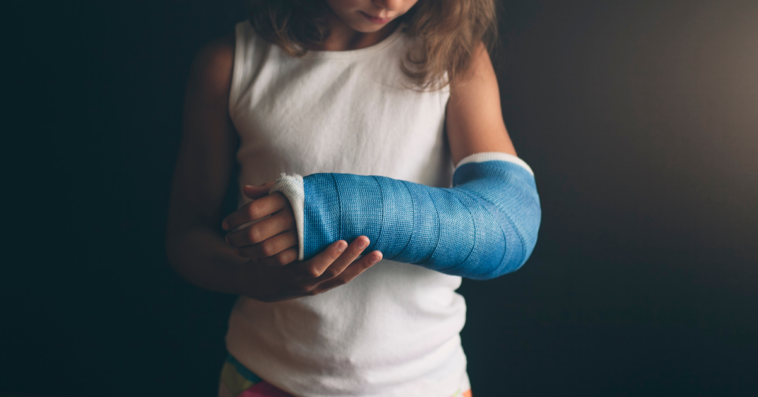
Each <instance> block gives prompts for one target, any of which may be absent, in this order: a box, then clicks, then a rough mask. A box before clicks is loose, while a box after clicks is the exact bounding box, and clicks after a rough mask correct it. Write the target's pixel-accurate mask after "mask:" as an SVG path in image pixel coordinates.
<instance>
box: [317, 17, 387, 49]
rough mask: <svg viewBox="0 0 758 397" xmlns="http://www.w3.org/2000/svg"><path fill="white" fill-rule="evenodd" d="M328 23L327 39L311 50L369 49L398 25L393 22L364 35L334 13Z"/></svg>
mask: <svg viewBox="0 0 758 397" xmlns="http://www.w3.org/2000/svg"><path fill="white" fill-rule="evenodd" d="M328 22H329V32H330V33H329V37H327V39H326V40H325V41H324V42H323V43H321V44H320V45H318V46H316V47H315V48H313V49H314V50H316V51H348V50H358V49H361V48H366V47H370V46H372V45H374V44H377V43H379V42H380V41H382V40H384V39H386V38H387V37H389V36H390V35H391V34H392V32H394V31H395V29H396V28H397V26H398V24H399V23H400V21H397V20H395V21H392V22H390V23H388V24H387V26H385V27H383V28H381V29H379V30H377V31H376V32H369V33H364V32H359V31H357V30H355V29H353V28H351V27H350V26H348V25H347V24H346V23H344V22H343V21H342V20H341V19H340V18H339V17H337V15H335V14H334V13H330V15H329V16H328Z"/></svg>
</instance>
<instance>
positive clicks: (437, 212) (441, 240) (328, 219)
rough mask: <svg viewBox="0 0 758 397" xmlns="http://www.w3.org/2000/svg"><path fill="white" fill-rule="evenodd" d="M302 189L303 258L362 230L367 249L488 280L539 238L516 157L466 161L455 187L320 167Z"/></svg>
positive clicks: (530, 192)
mask: <svg viewBox="0 0 758 397" xmlns="http://www.w3.org/2000/svg"><path fill="white" fill-rule="evenodd" d="M303 190H304V197H305V199H304V202H303V214H302V234H303V235H302V239H301V241H302V245H303V246H302V250H301V253H302V256H303V258H302V259H309V258H311V257H313V256H314V255H316V254H317V253H319V252H321V251H323V250H324V249H325V248H326V247H327V246H328V245H329V244H331V243H333V242H335V241H338V240H345V241H348V242H350V241H352V240H353V239H355V238H356V237H358V236H361V235H365V236H367V237H368V238H369V239H370V241H371V243H370V245H369V247H368V248H367V249H366V251H364V252H370V251H372V250H379V251H381V252H382V254H383V255H384V258H385V259H391V260H394V261H398V262H404V263H413V264H418V265H421V266H424V267H426V268H429V269H432V270H436V271H440V272H442V273H446V274H451V275H458V276H464V277H468V278H473V279H489V278H494V277H497V276H500V275H503V274H505V273H509V272H512V271H514V270H516V269H518V268H519V267H521V265H522V264H523V263H524V262H525V261H526V260H527V259H528V257H529V255H530V254H531V252H532V250H533V249H534V246H535V244H536V242H537V231H538V229H539V224H540V218H541V211H540V204H539V197H538V195H537V189H536V186H535V183H534V176H533V175H532V174H531V173H530V172H529V171H527V170H526V169H525V168H523V167H522V166H520V165H517V164H514V163H513V162H508V161H484V162H478V163H477V162H471V163H466V164H463V165H461V166H459V167H458V168H457V169H456V171H455V173H454V175H453V187H452V188H434V187H428V186H424V185H420V184H416V183H412V182H406V181H399V180H395V179H392V178H386V177H380V176H360V175H352V174H336V173H323V174H312V175H308V176H306V177H304V178H303ZM298 232H299V233H301V231H300V230H298Z"/></svg>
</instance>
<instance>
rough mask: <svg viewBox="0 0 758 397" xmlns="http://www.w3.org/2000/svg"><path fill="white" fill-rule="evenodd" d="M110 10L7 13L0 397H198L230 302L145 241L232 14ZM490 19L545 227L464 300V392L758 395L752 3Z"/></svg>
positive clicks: (218, 357)
mask: <svg viewBox="0 0 758 397" xmlns="http://www.w3.org/2000/svg"><path fill="white" fill-rule="evenodd" d="M103 3H104V2H100V3H96V2H94V1H90V2H79V3H78V4H65V3H55V4H52V3H51V4H45V3H39V2H30V3H27V4H26V5H25V6H26V7H28V8H27V9H19V8H18V7H19V5H18V4H14V5H10V6H8V7H9V8H11V10H10V11H11V14H10V15H13V17H12V18H11V19H14V21H15V22H18V24H17V25H16V26H14V27H13V28H12V29H11V30H12V32H11V33H12V35H11V36H9V37H10V39H9V40H8V41H9V43H8V44H9V45H8V46H7V47H6V49H5V52H6V56H7V57H6V61H5V64H6V66H9V67H10V69H9V72H8V73H7V74H6V79H5V80H6V82H5V83H4V84H5V85H6V86H7V87H10V89H9V90H6V91H5V92H6V98H10V99H11V101H10V102H12V105H11V106H10V107H6V108H5V111H7V112H8V114H7V116H8V117H6V119H7V120H9V121H8V122H7V123H6V124H5V125H6V128H7V130H6V131H4V134H3V135H4V136H5V138H6V143H7V146H6V147H4V150H3V152H5V153H6V154H5V156H4V157H5V160H6V162H7V164H6V166H5V167H4V168H5V175H6V177H5V178H4V179H5V181H6V184H7V185H6V186H10V187H11V188H9V189H8V190H7V191H6V192H5V194H4V196H6V197H11V198H12V199H13V201H12V204H8V205H7V207H6V208H5V209H6V211H4V212H6V214H5V215H4V216H3V219H4V222H3V223H4V224H5V226H6V228H5V229H6V230H8V231H7V232H6V238H4V239H3V245H4V246H5V247H4V248H5V249H4V251H5V253H6V254H5V255H4V257H5V258H6V259H5V260H3V265H2V277H1V278H0V280H1V281H0V290H2V294H3V296H0V298H1V299H2V302H3V303H2V306H0V308H1V310H2V313H0V314H1V317H0V321H2V323H1V325H0V348H1V349H2V350H0V395H2V392H7V393H8V395H25V396H28V395H38V396H39V395H42V396H100V395H113V396H158V395H168V396H172V395H176V396H179V395H192V396H213V395H215V394H214V393H215V392H216V388H217V384H218V383H217V382H218V373H219V370H220V367H221V363H222V360H223V359H224V357H225V351H224V344H223V336H224V334H225V331H226V321H227V317H228V314H229V311H230V308H231V304H232V302H233V300H234V298H233V297H232V296H227V295H222V294H216V293H211V292H207V291H203V290H201V289H199V288H197V287H195V286H193V285H191V284H189V283H187V282H186V281H184V280H183V279H181V278H180V277H179V276H178V275H177V274H175V273H174V272H173V271H172V270H171V268H170V267H169V265H168V264H167V262H166V259H165V255H164V252H163V250H164V248H163V239H164V228H165V221H166V212H167V207H168V200H169V186H170V181H171V176H172V171H173V164H174V161H175V158H176V154H177V149H178V143H179V139H180V130H181V111H182V97H183V90H184V84H185V82H186V79H187V74H188V69H189V65H190V62H191V60H192V57H193V55H194V53H195V52H196V51H197V50H198V48H199V47H200V46H201V45H202V44H203V43H205V42H207V41H209V40H210V39H213V38H215V37H218V36H221V35H223V34H225V33H227V32H229V31H231V29H232V27H233V25H234V23H235V22H237V21H240V20H242V19H244V18H245V14H246V7H245V3H244V1H238V0H227V1H209V0H205V1H200V0H193V1H178V0H175V1H146V0H141V1H130V2H110V3H105V4H103ZM503 5H504V8H505V12H504V13H503V19H502V23H501V25H502V26H501V28H502V31H503V36H504V37H503V38H504V39H505V40H504V43H503V44H502V45H501V46H500V49H501V51H500V54H501V61H500V62H498V65H499V66H498V74H499V78H500V88H501V96H502V102H503V112H504V115H505V120H506V124H507V125H508V127H509V131H510V134H511V137H512V139H513V141H514V143H515V145H516V148H517V149H518V150H519V154H520V156H521V157H522V158H524V159H525V160H526V161H527V162H528V163H529V164H530V165H531V166H532V168H533V169H534V170H535V173H536V177H537V183H538V188H539V191H540V195H541V199H542V206H543V207H542V208H543V223H542V228H541V230H540V236H539V242H538V244H537V248H536V250H535V251H534V254H533V255H532V258H531V259H530V260H529V262H527V264H526V265H525V266H524V268H523V269H521V270H519V271H518V272H516V273H514V274H511V275H507V276H505V277H502V278H500V279H497V280H493V281H487V282H475V281H469V280H466V281H464V283H463V286H462V287H461V289H460V293H461V294H463V295H464V296H465V297H466V299H467V301H468V305H469V314H468V322H467V325H466V328H465V329H464V331H463V335H462V337H463V343H464V348H465V349H466V351H467V354H468V358H469V373H470V377H471V380H472V384H473V391H474V395H475V396H477V397H488V396H552V395H561V396H605V395H613V396H616V395H620V396H651V395H655V396H658V395H661V396H664V395H665V396H684V395H693V396H696V395H708V396H737V395H756V394H757V393H758V381H757V379H758V376H756V374H758V319H757V318H756V315H758V266H756V265H758V251H757V250H756V249H755V246H756V244H755V241H756V239H758V205H756V203H758V172H756V171H757V170H758V158H756V155H755V153H756V152H758V22H757V21H758V2H755V1H748V0H745V1H701V0H691V1H635V2H631V1H570V2H569V1H532V0H524V1H516V0H509V1H505V2H503ZM14 7H16V8H15V9H14ZM14 11H15V13H14ZM6 15H8V14H6Z"/></svg>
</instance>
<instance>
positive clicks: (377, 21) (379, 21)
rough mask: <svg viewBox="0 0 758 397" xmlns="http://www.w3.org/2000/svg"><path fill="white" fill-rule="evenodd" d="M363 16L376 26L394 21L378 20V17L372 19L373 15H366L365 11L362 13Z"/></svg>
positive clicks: (387, 19) (388, 19)
mask: <svg viewBox="0 0 758 397" xmlns="http://www.w3.org/2000/svg"><path fill="white" fill-rule="evenodd" d="M361 14H363V16H364V17H366V19H368V20H369V21H371V22H372V23H375V24H378V25H384V24H385V23H387V22H389V21H390V20H392V18H376V17H372V16H371V15H368V14H366V13H365V12H363V11H361Z"/></svg>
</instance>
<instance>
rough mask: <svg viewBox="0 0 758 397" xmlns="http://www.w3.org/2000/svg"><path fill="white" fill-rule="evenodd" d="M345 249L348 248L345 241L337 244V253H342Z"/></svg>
mask: <svg viewBox="0 0 758 397" xmlns="http://www.w3.org/2000/svg"><path fill="white" fill-rule="evenodd" d="M345 248H347V243H346V242H344V241H340V242H339V243H338V244H337V252H342V251H344V250H345Z"/></svg>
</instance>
